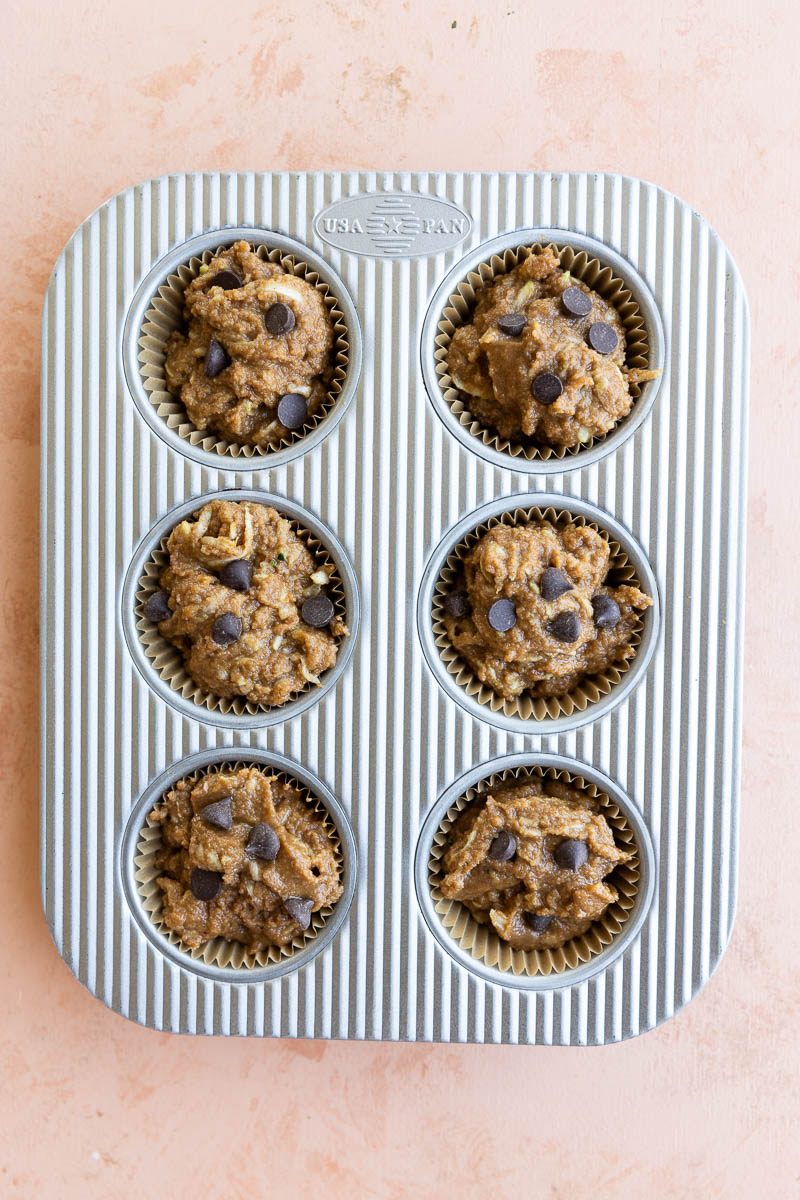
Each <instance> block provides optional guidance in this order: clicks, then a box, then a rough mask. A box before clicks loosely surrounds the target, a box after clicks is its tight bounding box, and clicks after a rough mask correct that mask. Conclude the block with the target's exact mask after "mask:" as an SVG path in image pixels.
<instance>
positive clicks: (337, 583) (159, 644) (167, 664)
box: [135, 514, 350, 717]
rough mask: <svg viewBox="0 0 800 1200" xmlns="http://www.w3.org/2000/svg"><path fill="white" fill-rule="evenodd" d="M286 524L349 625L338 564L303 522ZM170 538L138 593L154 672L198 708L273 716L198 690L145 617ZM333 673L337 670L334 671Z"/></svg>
mask: <svg viewBox="0 0 800 1200" xmlns="http://www.w3.org/2000/svg"><path fill="white" fill-rule="evenodd" d="M281 515H283V514H281ZM286 520H288V522H289V524H290V526H291V527H292V530H293V532H294V533H295V534H297V536H298V537H300V538H301V539H302V541H303V542H304V543H305V545H306V547H307V548H308V550H309V551H310V552H311V553H312V554H313V556H314V558H315V560H316V564H317V566H318V567H324V568H326V570H327V571H328V572H329V578H330V583H329V585H328V587H327V588H326V593H327V595H328V596H329V597H330V599H331V601H332V602H333V606H334V610H335V613H336V616H338V617H340V618H341V619H342V620H343V621H344V622H345V624H346V623H347V604H346V601H345V594H344V587H343V585H342V579H341V576H340V574H339V572H338V570H337V568H336V563H335V562H334V561H333V559H332V558H331V556H330V554H329V553H328V551H327V549H326V548H325V546H323V545H322V543H321V542H319V541H318V540H317V538H315V537H314V536H313V534H311V533H310V532H309V531H308V530H307V529H305V528H304V527H303V525H302V524H301V523H300V522H299V521H295V520H292V518H291V517H286ZM171 532H172V531H171V530H170V533H171ZM169 537H170V535H169V533H167V534H165V535H164V537H163V538H162V539H161V541H160V543H159V545H158V547H157V548H156V549H155V550H154V551H153V553H152V554H151V555H150V557H149V558H148V560H147V562H146V563H145V565H144V570H143V572H142V575H141V578H140V580H139V586H138V587H137V589H136V601H135V603H136V630H137V633H138V634H139V637H140V638H141V641H142V645H143V646H144V652H145V654H146V655H147V657H148V659H149V660H150V662H151V664H152V666H153V670H154V671H156V672H157V673H158V674H159V675H160V676H161V678H162V679H163V680H164V682H165V683H168V684H169V686H170V687H171V688H172V690H173V691H174V692H177V693H178V695H179V696H182V697H183V699H184V700H191V701H193V702H194V703H195V704H198V705H202V706H204V707H205V708H208V709H210V710H211V711H213V712H222V713H229V712H233V713H235V714H236V716H237V717H241V716H244V715H245V714H248V715H249V716H253V715H254V714H256V713H259V712H271V711H272V707H274V706H270V705H261V704H253V703H252V702H251V701H250V700H246V699H245V698H244V696H236V697H234V698H229V697H225V696H215V695H213V694H212V693H211V692H206V691H204V690H203V689H202V688H201V687H198V685H197V684H196V683H195V681H194V680H193V679H192V677H191V675H189V674H188V672H187V671H186V667H185V666H184V662H183V655H182V654H181V652H180V650H179V649H178V647H177V646H174V645H173V644H172V642H168V641H167V639H166V638H165V637H162V635H161V634H160V633H159V631H158V626H157V625H155V624H154V623H153V622H152V621H148V620H147V618H146V617H145V615H144V606H145V604H146V603H147V600H148V599H149V597H150V596H151V595H152V594H153V592H157V591H159V589H160V587H161V584H160V576H161V572H162V570H163V569H164V567H165V566H167V564H168V562H169V550H168V548H167V543H168V542H169ZM346 636H348V637H349V636H350V635H349V634H347V635H346ZM342 641H343V638H337V639H336V642H337V647H338V648H339V650H340V649H341V645H342ZM337 652H338V651H337ZM331 670H333V668H332V667H331ZM324 678H325V676H324V675H322V676H321V677H320V679H321V680H322V679H324ZM316 687H317V684H315V683H307V684H305V686H304V687H302V688H301V689H300V690H298V691H297V692H295V693H294V694H293V695H292V697H291V698H290V699H289V700H287V701H285V704H284V705H279V706H277V707H281V708H282V707H285V705H286V704H291V703H292V701H294V700H296V699H297V697H298V696H302V695H304V694H305V693H306V692H309V691H311V690H312V689H313V688H316Z"/></svg>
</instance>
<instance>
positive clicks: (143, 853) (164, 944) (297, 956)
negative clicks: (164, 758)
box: [120, 747, 358, 983]
mask: <svg viewBox="0 0 800 1200" xmlns="http://www.w3.org/2000/svg"><path fill="white" fill-rule="evenodd" d="M251 766H252V767H256V768H258V769H259V770H264V771H269V773H270V774H274V775H277V776H278V777H279V778H281V779H283V780H285V781H286V782H289V783H292V784H294V785H296V786H297V787H299V788H300V789H301V791H302V792H303V793H304V795H305V796H306V798H307V799H308V801H309V803H311V804H313V807H314V810H315V811H316V812H318V813H319V814H320V815H322V817H323V823H324V825H325V828H326V830H327V831H328V832H329V835H330V836H331V838H332V839H333V841H334V843H335V853H336V860H337V863H338V864H339V875H340V881H341V883H342V887H343V892H342V895H341V897H340V898H339V900H337V902H336V904H335V905H333V906H330V907H325V908H323V909H320V911H319V912H317V913H314V914H313V915H312V924H311V926H310V928H309V929H308V930H307V931H306V932H305V933H304V934H301V935H300V936H298V937H297V938H295V939H294V941H293V942H292V943H291V945H289V946H285V947H277V946H275V947H270V948H268V949H266V950H264V951H261V952H259V953H257V954H252V953H250V952H249V951H247V950H246V949H245V947H244V946H243V945H241V944H240V943H238V942H230V941H228V940H227V939H225V938H213V939H211V940H210V941H209V942H207V943H206V944H205V945H203V946H200V947H198V948H196V949H192V948H191V947H188V946H185V945H184V944H183V943H182V941H181V939H180V937H179V936H178V935H177V934H176V933H174V932H173V931H172V930H170V929H168V928H167V927H166V925H164V923H163V920H162V915H161V914H162V893H161V889H160V888H159V886H158V883H157V880H158V877H159V875H160V874H162V872H160V871H158V870H157V869H156V868H155V866H154V861H153V860H154V858H155V855H156V852H157V850H158V849H160V847H161V844H162V843H161V830H160V827H159V826H158V825H157V824H155V823H154V822H151V821H150V819H149V813H150V811H151V810H152V808H153V806H154V805H155V804H157V803H158V801H159V800H161V799H162V798H163V797H164V796H165V795H166V793H167V792H168V791H169V790H170V789H171V788H172V787H174V786H175V784H176V783H177V782H178V781H179V780H181V779H199V778H200V777H201V776H203V775H207V774H211V773H218V772H220V771H224V770H237V769H239V768H241V767H251ZM121 855H122V858H121V863H120V866H121V872H122V882H123V887H124V891H125V895H126V898H127V900H128V903H129V906H130V908H131V912H132V914H133V916H134V918H135V919H136V921H137V923H138V925H139V927H140V929H141V930H142V932H143V933H144V934H145V936H146V937H147V938H148V940H149V941H150V942H151V943H153V944H154V946H155V947H156V949H157V950H158V951H159V953H161V954H164V955H166V956H167V957H168V958H170V959H171V960H172V961H174V962H177V963H178V964H179V965H180V966H183V967H186V968H187V969H189V970H192V971H195V972H196V973H199V974H202V975H205V976H207V977H209V978H212V979H226V980H228V981H230V982H245V981H246V982H248V983H250V982H261V981H269V980H271V979H276V978H278V977H280V976H281V975H285V974H287V973H288V972H290V971H294V970H297V969H298V968H299V967H301V966H305V964H306V963H308V962H310V961H311V959H313V958H315V957H316V956H317V955H318V954H319V953H321V951H322V950H324V949H325V947H326V946H327V945H328V944H329V943H330V942H331V941H332V939H333V938H334V936H335V935H336V933H337V932H338V930H339V929H340V927H341V925H342V923H343V921H344V920H345V918H346V916H347V912H348V910H349V908H350V904H351V902H352V899H353V894H354V891H355V882H356V873H357V869H358V863H357V853H356V844H355V838H354V835H353V831H352V828H351V826H350V822H349V820H348V817H347V815H346V813H345V812H344V809H343V808H342V807H341V805H340V804H339V802H338V801H337V800H336V798H335V797H334V796H333V794H332V793H331V792H330V791H329V789H328V788H327V787H326V786H325V784H323V783H322V781H321V780H320V779H318V778H316V776H314V775H313V774H312V773H311V772H310V771H307V770H306V769H305V768H303V767H301V766H300V765H299V764H297V763H293V762H291V761H290V760H289V759H287V758H284V757H283V756H282V755H278V754H274V753H272V752H270V751H266V750H261V749H259V748H257V747H252V748H251V747H247V748H246V749H245V748H242V752H241V754H237V753H236V751H235V750H231V749H230V748H229V749H227V750H226V749H223V748H217V749H215V750H205V751H203V752H202V753H200V754H195V755H192V756H191V757H190V758H187V759H184V760H183V761H182V762H179V763H177V764H176V765H175V766H174V767H172V768H170V769H169V770H168V771H165V772H164V773H163V774H162V775H160V776H159V777H158V778H157V779H156V780H154V781H153V782H152V783H151V784H150V786H149V787H148V788H147V789H146V791H145V792H144V794H143V795H142V797H141V798H140V799H139V801H138V803H137V804H136V805H135V806H134V809H133V811H132V812H131V815H130V817H129V819H128V823H127V826H126V829H125V833H124V835H123V839H122V846H121Z"/></svg>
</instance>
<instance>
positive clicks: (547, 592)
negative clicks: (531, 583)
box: [539, 567, 572, 603]
mask: <svg viewBox="0 0 800 1200" xmlns="http://www.w3.org/2000/svg"><path fill="white" fill-rule="evenodd" d="M539 591H540V592H541V593H542V599H543V600H547V601H548V603H549V602H550V601H551V600H557V599H558V597H559V596H563V595H564V593H565V592H571V591H572V584H571V583H570V581H569V580H568V579H567V577H566V575H565V574H564V572H563V571H559V569H558V567H548V568H547V570H546V571H545V572H544V573H543V575H542V578H541V579H540V580H539Z"/></svg>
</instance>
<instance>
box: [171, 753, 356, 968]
mask: <svg viewBox="0 0 800 1200" xmlns="http://www.w3.org/2000/svg"><path fill="white" fill-rule="evenodd" d="M150 817H151V819H152V820H153V821H156V822H158V823H159V824H160V825H161V837H162V843H163V844H162V848H161V850H159V852H158V854H157V856H156V866H157V867H158V868H159V870H162V871H163V872H164V874H163V875H162V876H161V877H160V878H159V880H158V885H159V887H160V888H161V891H162V892H163V908H162V914H163V920H164V923H165V924H166V925H167V927H168V928H169V929H171V930H173V931H174V932H175V933H177V934H178V936H179V937H180V939H181V941H182V942H183V943H184V945H186V946H190V947H192V948H196V947H197V946H202V944H203V943H204V942H206V941H208V940H209V938H215V937H222V938H227V939H228V941H231V942H242V943H243V944H244V945H245V946H246V947H247V949H248V950H250V951H254V952H255V951H258V950H263V949H265V948H266V947H267V946H285V945H287V944H288V943H289V942H291V941H292V939H293V938H295V937H297V936H298V935H299V934H300V933H302V932H303V931H304V930H306V929H308V927H309V925H310V924H311V914H312V912H318V911H319V909H321V908H323V907H325V906H326V905H331V904H335V903H336V901H337V900H338V899H339V897H340V896H341V894H342V885H341V883H340V881H339V868H338V866H337V863H336V858H335V856H334V850H333V845H332V843H331V839H330V837H329V836H328V833H327V832H326V831H325V828H324V826H323V824H322V821H321V819H320V817H319V816H318V815H316V814H315V813H314V811H313V809H312V807H311V805H310V803H309V802H308V800H307V799H305V797H304V795H303V793H302V792H301V791H300V789H299V788H297V787H294V786H292V785H291V784H289V783H285V782H283V781H282V780H280V779H278V778H277V777H275V776H274V775H272V774H270V772H269V771H268V770H257V769H256V768H255V767H244V768H242V769H241V770H239V771H229V772H223V773H221V774H209V775H204V776H203V777H202V778H201V779H199V780H198V781H196V782H194V781H192V780H191V779H182V780H180V782H179V783H176V785H175V787H174V788H173V789H172V790H171V791H170V792H169V793H168V794H167V796H166V797H165V798H164V799H163V800H161V801H159V803H158V804H157V805H156V806H155V808H154V809H153V811H152V812H151V813H150Z"/></svg>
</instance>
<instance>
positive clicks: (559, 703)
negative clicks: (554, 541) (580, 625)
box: [431, 508, 644, 721]
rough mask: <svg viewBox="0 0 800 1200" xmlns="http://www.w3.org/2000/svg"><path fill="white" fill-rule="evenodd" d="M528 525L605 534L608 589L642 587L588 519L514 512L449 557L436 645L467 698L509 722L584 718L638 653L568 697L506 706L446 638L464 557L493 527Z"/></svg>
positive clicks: (474, 533) (438, 598) (479, 530)
mask: <svg viewBox="0 0 800 1200" xmlns="http://www.w3.org/2000/svg"><path fill="white" fill-rule="evenodd" d="M529 521H550V522H551V524H553V525H556V526H559V525H560V526H564V525H568V524H573V525H588V526H589V527H590V528H591V529H594V530H596V531H597V533H599V534H601V536H602V537H604V538H605V540H606V541H607V542H608V544H609V546H610V547H611V562H610V566H609V570H608V574H607V575H606V583H608V584H609V585H610V586H616V587H618V586H620V585H621V584H632V585H633V586H634V587H638V586H639V580H638V579H637V577H636V572H635V571H634V569H633V566H632V565H631V563H630V561H629V559H628V556H627V554H626V553H625V551H624V550H623V549H622V547H621V546H620V545H619V543H618V542H616V541H614V539H613V538H611V537H609V536H608V534H607V533H606V532H605V531H604V530H603V529H602V528H601V526H600V525H598V524H596V523H595V522H594V521H587V520H586V518H585V517H583V516H579V515H578V514H576V513H575V514H574V513H570V512H568V511H567V510H565V509H555V508H547V509H541V508H517V509H510V510H509V511H508V512H504V513H501V514H500V516H497V517H492V518H491V520H489V521H486V522H484V524H483V525H478V526H477V527H476V528H475V529H473V530H471V531H470V533H468V534H467V536H466V537H465V538H464V539H463V540H462V541H460V542H459V543H458V545H457V546H454V547H453V549H452V550H451V551H450V553H449V554H448V556H447V559H446V560H445V564H444V566H443V567H442V571H441V574H440V576H439V578H438V580H437V581H436V585H435V587H434V589H433V604H432V608H431V616H432V620H433V633H434V641H435V643H436V646H437V649H438V651H439V654H440V656H441V658H442V661H443V662H444V665H445V667H446V669H447V672H448V674H450V675H452V676H453V678H454V679H455V681H456V683H457V684H458V685H459V687H462V688H463V689H464V691H465V692H466V693H467V695H468V696H474V697H475V698H476V699H477V700H478V701H479V702H480V703H481V704H486V705H488V707H489V708H491V709H492V711H493V712H502V713H503V714H504V716H506V717H522V719H523V720H525V721H528V720H534V721H543V720H545V719H546V718H547V717H560V716H565V717H569V716H571V715H572V714H573V713H574V712H583V710H584V709H585V708H587V707H588V705H590V704H593V703H595V701H597V700H599V699H600V697H601V696H607V695H608V693H609V692H610V691H611V689H612V688H613V687H615V686H616V685H617V684H618V683H619V682H620V680H621V679H622V676H623V675H624V674H625V672H626V671H627V670H629V669H630V667H631V666H632V665H633V662H634V661H635V658H636V655H635V653H634V654H633V655H632V657H631V658H629V659H628V660H627V661H626V662H620V663H616V664H614V665H613V666H611V667H607V668H606V670H605V671H601V672H600V673H599V674H597V675H587V676H586V677H585V678H584V679H583V680H582V681H581V683H579V684H578V686H577V687H576V688H574V689H573V690H572V691H571V692H567V693H566V695H564V696H546V697H541V696H540V697H536V698H534V697H533V696H530V695H528V694H527V693H524V692H523V694H522V695H521V696H519V697H518V698H517V699H516V700H506V699H504V697H503V696H500V695H498V693H497V692H495V691H494V689H493V688H490V687H489V686H488V684H485V683H481V681H480V679H478V676H477V675H476V674H475V673H474V672H473V670H472V668H471V667H470V666H469V664H468V663H467V662H465V660H464V659H463V658H462V657H461V656H460V654H459V653H458V651H457V650H456V649H455V647H454V646H453V644H452V642H451V641H450V639H449V638H448V636H447V628H446V626H445V621H444V617H445V613H444V600H445V598H446V596H447V595H448V593H449V592H451V591H452V590H453V587H454V585H455V583H456V579H457V577H458V574H459V570H460V566H461V562H462V560H463V558H464V556H465V555H466V554H467V553H468V552H469V551H470V550H471V549H472V547H473V546H474V545H475V543H476V542H477V541H478V540H479V539H480V538H481V537H483V535H484V534H485V533H486V532H487V531H488V530H489V529H492V528H493V527H494V526H495V525H501V524H502V525H521V524H527V523H528V522H529ZM643 628H644V625H643V622H642V619H641V617H640V618H639V620H638V621H637V624H636V626H635V627H634V631H633V636H632V637H631V641H630V644H631V645H632V646H633V647H634V648H636V647H638V645H639V643H640V642H641V640H642V630H643Z"/></svg>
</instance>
